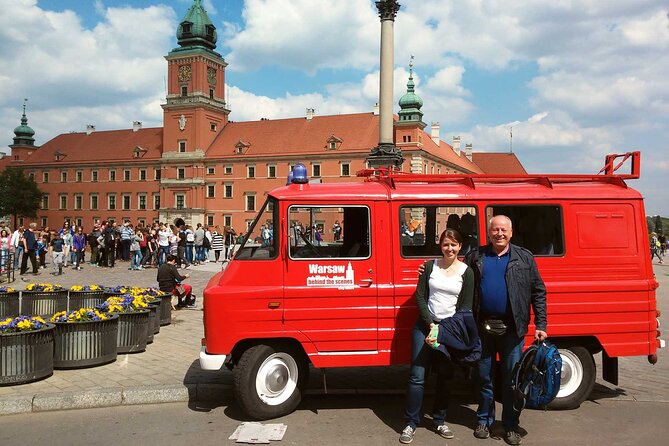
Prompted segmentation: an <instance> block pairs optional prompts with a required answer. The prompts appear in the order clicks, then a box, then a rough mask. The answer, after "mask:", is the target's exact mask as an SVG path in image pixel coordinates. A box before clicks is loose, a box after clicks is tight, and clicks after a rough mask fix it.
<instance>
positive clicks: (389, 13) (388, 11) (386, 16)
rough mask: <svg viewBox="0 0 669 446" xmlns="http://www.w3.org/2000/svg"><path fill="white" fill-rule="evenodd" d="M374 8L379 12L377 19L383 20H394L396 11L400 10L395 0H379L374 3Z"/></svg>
mask: <svg viewBox="0 0 669 446" xmlns="http://www.w3.org/2000/svg"><path fill="white" fill-rule="evenodd" d="M376 8H377V9H378V10H379V17H381V21H383V20H393V21H394V20H395V16H396V15H397V11H399V10H400V4H399V3H398V2H397V0H381V1H377V2H376Z"/></svg>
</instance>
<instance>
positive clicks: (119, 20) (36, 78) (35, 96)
mask: <svg viewBox="0 0 669 446" xmlns="http://www.w3.org/2000/svg"><path fill="white" fill-rule="evenodd" d="M15 3H16V2H15V1H12V0H0V9H2V10H9V9H11V10H12V11H14V12H15V13H13V14H11V15H9V14H4V15H2V16H0V41H2V42H3V44H2V45H0V60H5V61H7V60H11V61H12V63H11V64H9V63H3V64H1V65H0V79H3V80H4V81H3V82H0V109H2V115H3V118H4V119H3V122H4V124H3V126H4V130H2V134H4V135H12V130H13V128H14V127H15V126H16V125H18V123H19V118H20V106H21V103H22V101H23V98H24V97H28V98H29V99H30V101H29V108H28V116H29V120H30V124H31V126H32V127H33V128H34V129H35V131H36V138H37V140H38V143H41V142H44V141H45V140H46V139H50V138H51V137H53V136H55V135H57V134H59V133H62V132H64V131H70V130H81V129H83V128H85V126H86V124H89V123H90V124H96V125H97V127H98V129H103V128H119V127H120V128H128V127H130V125H131V123H132V121H133V120H137V119H139V120H143V121H145V124H146V125H159V124H160V122H161V116H162V111H161V110H160V108H159V107H156V108H155V109H151V108H149V107H147V105H148V104H154V105H155V104H156V103H157V102H158V101H159V100H160V98H161V97H164V86H163V85H164V82H163V77H164V73H165V60H164V59H163V55H164V54H166V53H167V52H168V51H169V50H170V48H171V45H172V42H171V40H172V35H173V31H174V29H175V27H176V20H175V14H174V11H173V10H172V9H171V8H169V7H166V6H149V7H147V8H130V7H120V8H106V7H105V6H104V5H103V3H101V2H99V3H98V4H96V8H97V10H98V12H99V13H100V14H101V15H102V20H101V22H100V23H98V24H97V25H96V26H95V27H94V28H92V29H87V28H84V27H83V26H82V24H81V20H80V18H79V17H78V16H77V15H76V14H75V13H74V12H72V11H67V10H66V11H63V12H53V11H46V10H42V9H40V8H39V6H38V5H37V3H36V1H35V0H21V5H20V6H17V5H16V4H15ZM147 112H148V113H147Z"/></svg>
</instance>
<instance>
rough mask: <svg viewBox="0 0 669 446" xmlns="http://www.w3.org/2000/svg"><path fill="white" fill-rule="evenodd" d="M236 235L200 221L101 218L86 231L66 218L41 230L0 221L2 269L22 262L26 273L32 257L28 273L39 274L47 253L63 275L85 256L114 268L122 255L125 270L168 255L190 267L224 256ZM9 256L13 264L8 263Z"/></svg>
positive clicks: (151, 264)
mask: <svg viewBox="0 0 669 446" xmlns="http://www.w3.org/2000/svg"><path fill="white" fill-rule="evenodd" d="M236 236H237V234H236V233H235V230H234V229H232V228H231V227H227V226H226V227H225V228H224V229H221V228H220V227H219V226H214V227H210V226H206V225H202V224H201V223H198V224H197V225H196V227H195V228H193V227H191V226H190V225H181V226H178V227H177V226H175V225H168V224H166V223H154V224H153V225H152V226H150V227H144V226H142V225H133V224H132V223H131V222H130V221H124V222H123V223H121V224H118V223H116V222H109V221H106V220H103V221H100V222H96V223H95V224H94V225H93V228H92V229H91V230H90V231H88V232H86V231H84V229H83V228H82V227H81V226H78V227H75V226H73V225H71V224H70V222H69V221H65V222H64V223H63V225H62V227H60V228H53V229H52V228H50V227H48V226H46V227H43V228H41V229H39V228H38V227H37V225H36V224H35V223H31V224H30V225H28V227H23V226H19V227H18V228H17V229H16V230H15V231H11V230H10V229H9V228H8V227H7V226H6V225H5V222H3V221H0V268H1V269H2V271H3V272H4V271H6V269H7V268H8V267H13V268H14V269H15V270H16V269H19V266H20V272H21V274H25V273H26V272H27V269H28V261H30V263H31V266H32V272H33V273H34V274H37V273H38V270H39V269H40V268H46V260H47V256H49V257H50V258H51V262H52V265H53V273H54V274H62V269H63V268H65V267H68V266H72V267H74V268H76V269H81V267H82V265H83V264H84V263H85V262H86V257H88V262H89V263H90V265H92V266H96V267H109V268H113V267H114V266H115V265H116V260H122V261H130V266H129V268H128V269H130V270H141V269H142V268H157V267H159V266H160V265H162V264H163V263H165V262H166V261H167V256H168V255H169V254H172V255H174V256H175V257H176V259H177V266H178V267H182V268H189V267H190V265H192V264H195V265H197V264H199V263H204V262H209V261H213V262H218V261H219V260H220V261H222V260H224V259H226V258H228V256H229V254H230V249H231V247H232V246H233V245H234V242H235V239H236ZM212 254H213V256H212ZM10 255H12V256H13V263H12V265H9V264H8V259H9V258H10ZM212 257H213V259H212Z"/></svg>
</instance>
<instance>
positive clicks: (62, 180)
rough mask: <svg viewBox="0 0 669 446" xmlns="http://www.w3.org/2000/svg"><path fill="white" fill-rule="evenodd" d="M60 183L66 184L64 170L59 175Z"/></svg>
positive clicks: (65, 172)
mask: <svg viewBox="0 0 669 446" xmlns="http://www.w3.org/2000/svg"><path fill="white" fill-rule="evenodd" d="M60 182H61V183H66V182H67V171H65V170H64V171H62V172H61V173H60Z"/></svg>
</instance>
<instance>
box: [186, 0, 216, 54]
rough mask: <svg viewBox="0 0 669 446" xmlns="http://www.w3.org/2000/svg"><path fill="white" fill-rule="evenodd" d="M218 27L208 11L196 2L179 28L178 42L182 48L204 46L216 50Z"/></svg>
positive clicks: (198, 1) (195, 0) (197, 0)
mask: <svg viewBox="0 0 669 446" xmlns="http://www.w3.org/2000/svg"><path fill="white" fill-rule="evenodd" d="M216 40H217V37H216V27H215V26H214V24H213V23H212V22H211V20H210V19H209V16H208V15H207V11H205V9H204V8H203V7H202V5H201V4H200V0H194V2H193V6H191V7H190V9H189V10H188V12H187V13H186V16H185V17H184V19H183V20H182V21H181V23H179V27H178V28H177V42H178V43H179V45H180V46H182V47H190V46H203V47H205V48H209V49H210V50H213V49H214V48H216Z"/></svg>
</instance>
